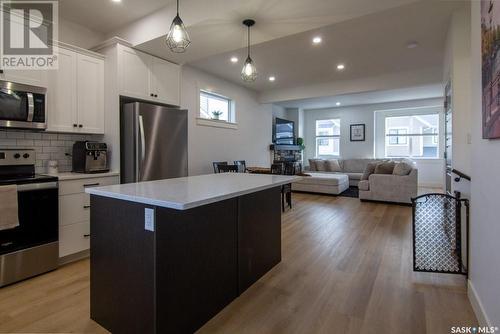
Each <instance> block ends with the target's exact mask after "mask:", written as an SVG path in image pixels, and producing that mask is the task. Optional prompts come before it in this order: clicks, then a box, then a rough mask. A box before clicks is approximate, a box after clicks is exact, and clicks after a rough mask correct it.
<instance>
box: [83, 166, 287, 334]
mask: <svg viewBox="0 0 500 334" xmlns="http://www.w3.org/2000/svg"><path fill="white" fill-rule="evenodd" d="M218 175H222V176H218ZM218 175H206V176H205V175H204V176H198V177H188V178H180V179H173V180H162V181H153V182H144V183H138V184H129V185H119V186H110V187H103V188H94V189H92V190H90V189H89V191H88V192H89V193H91V241H90V244H91V285H90V299H91V318H92V319H93V320H95V321H96V322H98V323H99V324H100V325H102V326H103V327H105V328H106V329H108V330H109V331H111V332H113V333H134V334H135V333H158V334H159V333H193V332H195V331H196V330H197V329H199V328H200V327H201V326H203V324H205V323H206V322H207V321H208V320H210V319H211V318H212V317H213V316H215V315H216V314H217V313H218V312H219V311H221V310H222V309H223V308H224V307H225V306H227V305H228V304H229V303H231V301H233V300H234V299H235V298H237V297H238V296H239V295H240V294H241V293H243V292H244V291H245V290H246V289H247V288H248V287H250V286H251V285H252V284H253V283H255V282H256V281H257V280H258V279H259V278H260V277H262V276H263V275H264V274H265V273H266V272H268V271H269V270H270V269H271V268H273V267H274V266H275V265H276V264H278V263H279V262H280V261H281V196H280V192H281V185H282V184H285V183H290V182H291V181H292V180H293V181H294V180H295V177H285V176H270V175H269V176H268V175H249V174H246V175H242V174H235V173H228V174H225V175H224V174H218ZM249 177H250V178H255V179H248V178H249ZM263 177H264V178H263ZM196 178H198V179H196ZM208 178H211V179H208ZM214 178H215V180H213V179H214ZM257 178H260V179H257ZM266 178H267V179H266ZM193 179H195V180H194V183H193ZM174 180H176V181H174ZM213 182H215V183H216V184H219V186H218V187H219V188H220V189H219V190H220V191H218V190H217V189H215V190H214V189H206V190H207V193H206V194H199V195H198V194H197V195H193V193H192V191H193V190H194V189H197V190H198V191H201V189H204V188H206V187H207V186H209V184H210V183H213ZM233 183H235V184H233ZM236 183H237V184H236ZM257 184H261V185H260V186H257ZM193 185H194V186H193ZM264 185H265V186H264ZM183 187H184V188H183ZM161 189H163V191H161ZM159 192H161V194H162V195H161V196H155V195H154V194H157V193H159ZM169 192H172V194H169ZM190 192H191V193H190ZM149 203H151V204H149ZM204 203H207V204H204ZM173 207H176V208H173Z"/></svg>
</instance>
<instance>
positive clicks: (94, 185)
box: [83, 183, 99, 188]
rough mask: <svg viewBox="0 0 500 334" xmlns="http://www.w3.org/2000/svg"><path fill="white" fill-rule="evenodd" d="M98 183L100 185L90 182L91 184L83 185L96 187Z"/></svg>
mask: <svg viewBox="0 0 500 334" xmlns="http://www.w3.org/2000/svg"><path fill="white" fill-rule="evenodd" d="M98 185H99V183H89V184H84V185H83V187H84V188H87V187H96V186H98Z"/></svg>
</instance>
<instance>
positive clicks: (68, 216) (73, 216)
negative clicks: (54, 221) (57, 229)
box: [59, 193, 90, 226]
mask: <svg viewBox="0 0 500 334" xmlns="http://www.w3.org/2000/svg"><path fill="white" fill-rule="evenodd" d="M89 220H90V196H89V194H85V193H80V194H71V195H63V196H59V225H60V226H64V225H71V224H75V223H80V222H83V221H89Z"/></svg>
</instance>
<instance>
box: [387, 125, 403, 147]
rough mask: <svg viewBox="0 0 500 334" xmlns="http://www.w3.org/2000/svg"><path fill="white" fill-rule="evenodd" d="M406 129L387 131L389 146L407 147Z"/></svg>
mask: <svg viewBox="0 0 500 334" xmlns="http://www.w3.org/2000/svg"><path fill="white" fill-rule="evenodd" d="M407 134H408V128H404V129H403V128H401V129H394V128H392V129H389V135H390V136H389V145H408V137H407V136H406V135H407Z"/></svg>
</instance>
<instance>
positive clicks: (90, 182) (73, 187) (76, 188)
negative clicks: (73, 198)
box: [59, 176, 120, 196]
mask: <svg viewBox="0 0 500 334" xmlns="http://www.w3.org/2000/svg"><path fill="white" fill-rule="evenodd" d="M118 183H120V178H119V177H118V176H109V177H97V178H91V179H80V180H68V181H60V182H59V195H60V196H62V195H70V194H78V193H84V192H85V188H87V187H102V186H109V185H112V184H118Z"/></svg>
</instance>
